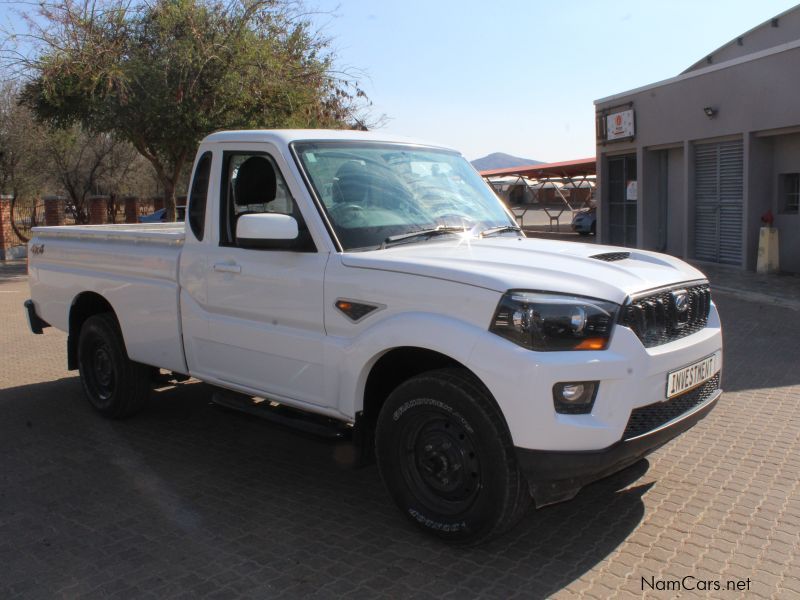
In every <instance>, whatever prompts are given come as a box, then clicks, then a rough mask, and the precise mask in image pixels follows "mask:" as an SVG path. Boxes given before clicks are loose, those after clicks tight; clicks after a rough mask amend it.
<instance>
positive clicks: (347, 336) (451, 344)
mask: <svg viewBox="0 0 800 600" xmlns="http://www.w3.org/2000/svg"><path fill="white" fill-rule="evenodd" d="M324 294H325V301H324V305H325V309H324V310H325V329H326V332H327V334H328V337H327V340H328V345H327V346H328V347H327V349H326V353H327V356H326V357H325V363H326V365H327V368H326V376H325V377H326V382H325V383H326V385H325V388H326V389H327V390H330V392H329V393H331V394H336V395H337V396H338V398H334V397H332V398H331V399H330V400H331V402H332V403H337V402H338V405H339V410H340V412H341V413H342V414H344V415H348V416H350V417H353V416H354V415H355V413H356V412H358V411H359V410H361V408H362V404H363V389H364V384H365V383H366V378H367V376H368V375H369V371H370V369H371V368H372V366H373V365H374V364H375V362H376V361H377V360H378V359H379V358H380V357H381V356H382V355H383V354H384V353H386V352H387V351H389V350H391V349H393V348H399V347H403V346H414V347H419V348H425V349H428V350H434V351H436V352H440V353H442V354H444V355H446V356H449V357H450V358H453V359H454V360H457V361H459V362H461V363H462V364H465V365H466V366H469V365H467V362H468V361H469V357H470V353H471V351H472V348H473V347H474V345H475V343H476V341H477V339H478V338H479V337H480V336H481V335H492V334H490V333H489V332H488V328H489V322H490V320H491V318H492V316H493V314H494V310H495V308H496V307H497V302H498V300H499V299H500V294H499V293H497V292H496V291H493V290H487V289H484V288H478V287H474V286H468V285H464V284H458V283H454V282H451V281H444V280H439V279H434V278H429V277H420V276H418V275H408V274H404V273H396V272H388V271H381V270H376V269H363V268H352V267H346V266H344V265H343V264H342V263H341V260H340V259H339V256H338V255H333V256H332V257H331V260H330V261H329V263H328V267H327V271H326V275H325V292H324ZM343 298H344V299H348V300H353V301H358V302H363V303H366V304H373V305H376V306H378V308H377V309H376V310H375V311H373V312H372V313H371V314H369V315H368V316H367V317H365V318H363V319H361V320H359V321H357V322H353V321H352V320H351V319H350V318H348V317H347V316H345V315H344V314H343V313H342V312H341V311H339V309H338V308H336V306H335V303H336V301H337V300H338V299H343Z"/></svg>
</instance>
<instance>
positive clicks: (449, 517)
mask: <svg viewBox="0 0 800 600" xmlns="http://www.w3.org/2000/svg"><path fill="white" fill-rule="evenodd" d="M375 439H376V457H377V462H378V468H379V470H380V473H381V477H382V478H383V481H384V483H385V485H386V487H387V489H388V491H389V493H390V495H391V496H392V498H393V499H394V500H395V502H396V503H397V505H398V506H399V507H400V508H401V510H402V511H403V512H404V513H405V514H406V515H407V516H408V517H409V518H410V519H411V520H412V521H413V522H414V523H415V524H416V525H417V526H419V527H421V528H422V529H424V530H426V531H428V532H430V533H433V534H434V535H437V536H438V537H440V538H442V539H444V540H446V541H449V542H454V543H463V544H474V543H478V542H482V541H484V540H486V539H488V538H490V537H492V536H494V535H496V534H498V533H502V532H503V531H505V530H507V529H508V528H510V527H511V526H513V525H514V524H515V523H516V522H517V521H518V520H519V518H520V517H521V515H522V514H523V512H524V510H525V509H526V508H527V507H528V505H529V503H530V496H529V492H528V486H527V483H526V482H525V479H524V477H523V476H522V474H521V473H520V471H519V469H518V467H517V464H516V457H515V454H514V448H513V444H512V442H511V436H510V434H509V432H508V427H507V426H506V424H505V421H504V420H503V419H502V416H501V415H500V412H499V409H498V408H497V406H496V405H495V404H494V401H493V399H492V398H491V396H490V395H489V392H488V391H487V390H486V388H485V387H484V386H483V385H482V384H481V383H480V382H479V381H477V380H476V379H475V378H474V377H473V376H472V375H471V374H470V373H469V372H467V371H465V370H462V369H440V370H437V371H430V372H428V373H423V374H421V375H418V376H416V377H414V378H412V379H409V380H408V381H406V382H405V383H403V384H401V385H400V386H399V387H398V388H397V389H396V390H395V391H394V392H392V394H391V395H390V396H389V398H388V399H387V400H386V403H385V404H384V406H383V408H382V409H381V413H380V415H379V417H378V424H377V428H376V434H375Z"/></svg>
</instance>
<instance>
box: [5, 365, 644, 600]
mask: <svg viewBox="0 0 800 600" xmlns="http://www.w3.org/2000/svg"><path fill="white" fill-rule="evenodd" d="M210 392H211V389H210V388H209V387H207V386H205V385H204V384H199V383H191V382H190V383H186V384H181V385H178V386H177V387H173V388H169V389H164V390H162V391H158V392H155V393H154V397H153V399H152V400H151V402H150V405H149V406H148V408H147V409H146V410H145V412H143V413H142V414H140V415H139V416H137V417H134V418H132V419H129V420H126V421H108V420H104V419H102V418H101V417H99V416H97V415H96V414H95V413H94V412H93V411H92V410H91V409H90V408H89V407H88V405H87V404H86V402H85V400H84V399H83V398H82V395H81V389H80V383H79V381H78V380H77V378H66V379H61V380H58V381H53V382H48V383H42V384H37V385H30V386H24V387H17V388H11V389H4V390H0V411H2V414H3V419H2V421H0V455H2V456H3V457H4V458H3V465H4V474H3V481H4V484H3V486H2V490H0V581H2V582H6V583H5V585H6V586H7V589H8V590H9V591H10V592H11V593H13V594H14V595H15V596H16V595H22V596H25V595H28V596H42V595H53V594H56V593H61V594H67V595H71V596H73V595H83V594H88V595H95V596H105V595H108V594H111V593H123V594H127V595H130V594H134V595H138V594H141V593H145V592H150V593H154V594H156V595H157V596H159V597H164V596H167V595H170V594H173V593H188V594H190V595H192V596H197V595H209V594H213V593H215V592H220V593H222V594H227V595H229V596H230V595H238V594H253V595H257V596H262V597H264V596H270V597H273V596H278V595H283V596H286V597H300V596H303V597H306V596H308V597H339V596H342V595H345V594H348V593H352V594H354V595H360V596H364V595H368V596H376V595H381V594H388V595H390V596H392V597H408V596H412V595H413V596H415V597H427V596H430V597H437V598H438V597H441V596H442V595H443V594H444V593H447V592H461V593H460V594H457V595H462V596H463V595H465V594H466V595H469V596H478V595H482V596H488V597H503V598H507V597H510V596H512V595H514V594H522V595H524V596H525V597H544V596H547V595H549V594H552V593H554V592H556V591H557V590H559V589H561V588H563V587H564V586H566V585H567V584H569V583H570V582H572V581H573V580H574V579H576V578H578V577H580V576H581V575H582V574H583V573H585V572H586V571H587V570H589V569H591V568H592V567H593V566H594V565H596V564H597V563H598V562H599V561H601V560H603V559H604V558H605V557H606V556H607V555H608V554H609V553H610V552H611V551H613V550H614V548H616V547H617V545H619V544H620V543H621V542H622V541H623V540H624V539H625V538H626V537H627V536H628V535H629V534H630V532H631V531H632V530H633V529H634V528H635V527H636V526H637V524H638V523H639V522H640V520H641V519H642V517H643V513H644V505H643V503H642V500H641V497H642V495H643V494H644V493H645V492H646V491H647V489H648V488H649V486H647V485H639V486H634V487H628V486H630V485H631V484H632V483H633V482H635V480H636V479H637V478H639V477H640V476H641V475H642V474H644V472H645V471H646V470H647V468H648V463H647V461H640V462H639V463H637V464H636V465H634V466H632V467H630V468H629V469H627V470H626V471H624V472H622V473H619V474H617V475H616V476H614V477H611V478H608V479H606V480H604V481H601V482H598V483H595V484H593V485H591V486H589V487H587V488H586V489H584V490H583V492H582V493H581V494H579V496H578V497H577V498H576V499H575V500H573V501H571V502H567V503H563V504H559V505H555V506H552V507H548V508H544V509H541V510H538V511H536V510H533V509H531V511H530V512H529V513H528V514H527V516H526V517H525V518H524V520H523V521H522V523H521V524H520V525H519V526H518V527H517V528H516V529H515V530H513V531H512V532H510V533H509V534H507V535H506V536H505V537H503V538H501V539H499V540H496V541H494V542H491V543H489V544H487V545H485V546H482V547H478V548H451V547H448V546H445V545H443V544H441V543H440V542H438V541H436V540H433V539H430V538H428V537H427V536H425V535H424V534H422V533H420V532H418V531H417V530H416V529H415V528H413V527H412V526H411V525H410V523H409V522H407V520H406V519H405V518H404V517H403V515H401V514H400V512H399V511H398V510H397V509H396V508H395V507H394V505H393V504H392V503H391V500H390V499H389V497H388V496H387V494H386V493H385V491H384V489H383V487H382V484H381V482H380V480H379V477H378V475H377V471H376V469H375V467H374V466H368V467H365V468H361V469H353V468H351V467H350V466H349V462H350V453H349V447H348V446H346V445H342V444H335V443H329V442H327V441H322V440H319V439H317V438H313V437H308V436H305V435H302V434H299V433H296V432H294V431H291V430H286V429H283V428H281V427H279V426H276V425H273V424H271V423H268V422H266V421H263V420H260V419H257V418H254V417H250V416H246V415H241V414H238V413H234V412H230V411H224V410H221V409H219V408H217V407H215V406H213V405H210V404H209V402H208V399H209V398H210ZM625 488H627V489H625ZM3 585H4V584H0V589H3Z"/></svg>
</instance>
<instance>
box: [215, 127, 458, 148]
mask: <svg viewBox="0 0 800 600" xmlns="http://www.w3.org/2000/svg"><path fill="white" fill-rule="evenodd" d="M299 141H308V142H310V141H369V142H387V143H401V144H414V145H417V146H430V147H433V148H444V149H448V150H451V148H448V147H447V146H443V145H441V144H434V143H431V142H427V141H423V140H419V139H413V138H408V137H403V136H399V135H393V134H390V133H385V132H382V131H355V130H352V129H243V130H238V131H218V132H216V133H212V134H211V135H209V136H207V137H206V138H205V139H204V140H203V142H204V143H205V142H273V143H277V144H289V143H291V142H299Z"/></svg>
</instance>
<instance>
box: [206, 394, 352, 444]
mask: <svg viewBox="0 0 800 600" xmlns="http://www.w3.org/2000/svg"><path fill="white" fill-rule="evenodd" d="M211 402H213V403H214V404H217V405H219V406H224V407H225V408H230V409H232V410H238V411H241V412H245V413H247V414H250V415H254V416H256V417H261V418H263V419H268V420H269V421H272V422H273V423H277V424H279V425H283V426H285V427H291V428H293V429H298V430H300V431H303V432H305V433H310V434H312V435H317V436H321V437H324V438H327V439H330V440H339V439H344V438H346V437H351V435H352V431H353V427H352V426H351V425H350V424H349V423H346V422H344V421H337V420H336V419H331V418H329V417H324V416H322V415H315V414H312V413H307V412H305V411H302V410H297V409H295V408H291V407H289V406H285V405H283V404H280V403H278V402H274V401H271V400H269V399H265V398H259V397H254V396H248V395H246V394H238V393H236V392H231V391H228V390H217V391H215V392H214V393H213V395H212V396H211Z"/></svg>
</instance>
